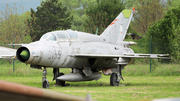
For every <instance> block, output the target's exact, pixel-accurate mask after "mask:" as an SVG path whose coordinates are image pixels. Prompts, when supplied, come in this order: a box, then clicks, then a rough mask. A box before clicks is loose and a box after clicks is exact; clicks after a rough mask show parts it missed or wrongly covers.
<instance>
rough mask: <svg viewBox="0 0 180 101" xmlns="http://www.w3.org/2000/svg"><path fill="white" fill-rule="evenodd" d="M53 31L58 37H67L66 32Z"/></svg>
mask: <svg viewBox="0 0 180 101" xmlns="http://www.w3.org/2000/svg"><path fill="white" fill-rule="evenodd" d="M54 33H55V34H56V36H57V37H58V39H68V36H67V33H66V32H65V31H55V32H54Z"/></svg>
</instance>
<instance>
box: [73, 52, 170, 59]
mask: <svg viewBox="0 0 180 101" xmlns="http://www.w3.org/2000/svg"><path fill="white" fill-rule="evenodd" d="M70 56H72V57H89V58H95V57H96V58H101V57H102V58H119V57H121V58H154V59H171V58H170V57H169V55H168V54H129V53H125V54H124V55H110V54H70Z"/></svg>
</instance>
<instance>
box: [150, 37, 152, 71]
mask: <svg viewBox="0 0 180 101" xmlns="http://www.w3.org/2000/svg"><path fill="white" fill-rule="evenodd" d="M151 40H152V36H151V38H150V54H151ZM150 72H151V58H150Z"/></svg>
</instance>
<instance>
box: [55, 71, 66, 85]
mask: <svg viewBox="0 0 180 101" xmlns="http://www.w3.org/2000/svg"><path fill="white" fill-rule="evenodd" d="M62 75H64V73H59V74H58V77H59V76H62ZM56 84H58V85H61V86H65V81H62V80H58V79H56Z"/></svg>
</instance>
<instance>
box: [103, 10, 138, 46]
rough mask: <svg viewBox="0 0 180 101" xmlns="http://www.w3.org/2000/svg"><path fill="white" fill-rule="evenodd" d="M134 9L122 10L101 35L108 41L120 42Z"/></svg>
mask: <svg viewBox="0 0 180 101" xmlns="http://www.w3.org/2000/svg"><path fill="white" fill-rule="evenodd" d="M134 12H135V9H134V8H133V9H132V10H123V11H122V12H121V13H120V14H119V15H118V16H117V17H116V18H115V19H114V21H113V22H112V23H111V24H110V25H109V26H108V27H107V28H106V29H105V30H104V32H103V33H102V34H101V36H103V37H105V38H106V41H109V42H110V43H117V44H120V43H121V42H122V41H123V40H124V38H125V36H126V32H127V30H128V27H129V24H130V22H131V19H132V16H133V13H134Z"/></svg>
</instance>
